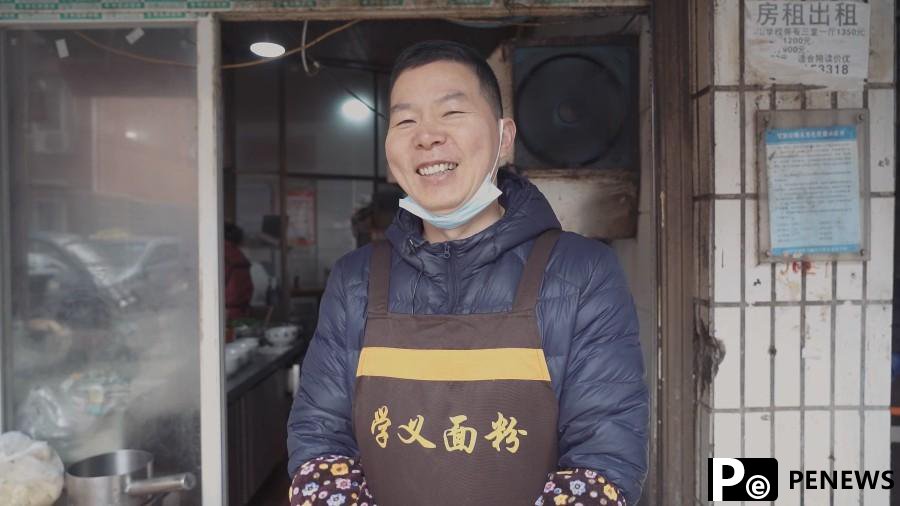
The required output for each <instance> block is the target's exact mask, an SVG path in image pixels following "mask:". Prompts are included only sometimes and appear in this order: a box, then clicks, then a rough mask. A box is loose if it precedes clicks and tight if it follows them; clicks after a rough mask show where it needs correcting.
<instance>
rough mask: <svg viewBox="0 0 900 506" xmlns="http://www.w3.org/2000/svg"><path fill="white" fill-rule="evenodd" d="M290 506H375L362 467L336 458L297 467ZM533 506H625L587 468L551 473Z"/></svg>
mask: <svg viewBox="0 0 900 506" xmlns="http://www.w3.org/2000/svg"><path fill="white" fill-rule="evenodd" d="M288 497H289V498H290V501H291V506H377V505H376V504H375V500H374V499H373V497H372V494H371V493H370V492H369V489H368V486H367V485H366V478H365V476H364V475H363V472H362V468H361V467H360V466H359V464H357V463H356V461H354V460H353V459H351V458H349V457H343V456H339V455H326V456H324V457H318V458H315V459H313V460H310V461H309V462H307V463H305V464H303V465H302V466H300V469H298V470H297V474H295V475H294V480H293V482H292V483H291V489H290V491H289V492H288ZM534 504H535V505H536V506H559V505H564V504H571V505H575V506H626V504H625V498H624V497H623V496H622V494H621V492H620V491H619V489H617V488H616V487H615V485H612V484H611V483H609V482H607V481H606V479H605V478H603V477H602V476H599V475H598V474H597V473H596V472H594V471H591V470H589V469H570V470H565V471H558V472H556V473H551V474H550V475H549V476H548V481H547V483H546V484H545V485H544V491H543V493H542V494H541V496H540V497H538V499H537V501H535V503H534Z"/></svg>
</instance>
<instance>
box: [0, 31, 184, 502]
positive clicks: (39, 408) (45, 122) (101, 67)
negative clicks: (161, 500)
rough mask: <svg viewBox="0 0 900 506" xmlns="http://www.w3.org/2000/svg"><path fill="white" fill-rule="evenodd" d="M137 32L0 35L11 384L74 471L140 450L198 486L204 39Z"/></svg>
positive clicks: (6, 380)
mask: <svg viewBox="0 0 900 506" xmlns="http://www.w3.org/2000/svg"><path fill="white" fill-rule="evenodd" d="M130 31H131V30H130V29H115V30H112V29H106V30H78V31H74V30H52V31H51V30H43V31H31V30H10V31H5V32H0V43H2V44H3V46H4V52H3V54H4V55H5V60H6V61H4V62H3V64H4V67H5V69H6V75H3V76H0V77H2V79H3V81H2V82H3V83H4V90H3V92H4V93H5V94H6V97H5V99H6V103H7V104H8V105H9V109H8V113H9V116H8V117H6V118H3V120H4V121H6V122H7V127H8V132H9V136H10V138H9V139H8V142H9V145H10V146H15V149H13V150H11V152H10V153H9V161H10V171H11V174H10V176H11V177H10V181H11V192H10V193H11V199H10V209H11V216H10V218H11V232H12V241H11V243H10V245H9V247H10V250H11V251H10V253H11V263H12V271H11V273H9V275H10V279H11V283H12V293H14V294H15V297H13V300H12V301H11V302H12V315H11V324H12V329H13V332H12V334H11V335H4V336H3V339H6V340H8V341H7V342H6V343H5V344H4V347H3V348H4V350H6V352H7V353H9V354H10V355H11V356H10V357H8V360H7V363H8V364H10V366H11V367H10V368H9V369H6V370H4V373H5V376H4V377H3V378H0V382H2V385H0V386H2V387H3V388H4V391H5V393H6V395H8V396H10V397H11V398H12V407H13V410H14V413H13V414H12V415H13V416H12V422H13V427H14V428H15V429H18V430H21V431H24V432H27V433H28V434H30V435H31V436H32V437H34V438H36V439H39V440H44V441H48V442H49V443H50V445H51V446H52V447H53V449H54V450H56V451H57V452H58V453H59V454H60V455H61V457H62V458H63V460H64V462H66V463H71V462H73V461H76V460H79V459H82V458H84V457H86V456H89V455H92V454H97V453H103V452H107V451H111V450H115V449H120V448H137V449H143V450H147V451H149V452H152V453H153V454H154V456H155V466H154V468H155V472H156V474H158V475H162V474H167V473H174V472H185V471H190V472H193V473H194V474H195V476H196V477H197V478H198V479H200V476H201V474H200V430H199V426H200V423H199V422H200V410H199V407H200V389H199V386H200V377H199V367H198V363H199V322H198V288H197V266H198V259H197V254H196V252H197V204H196V200H197V101H196V70H195V68H194V67H193V65H194V64H195V63H196V62H195V60H196V54H195V53H196V41H195V31H194V29H193V28H147V27H143V31H144V34H143V36H142V37H140V39H139V40H137V41H135V42H134V44H129V43H128V42H126V35H128V33H129V32H130ZM104 46H105V47H110V48H117V49H123V50H124V49H127V51H129V52H130V53H138V54H140V55H143V56H147V57H152V58H154V59H158V60H166V61H168V62H169V63H168V64H153V63H149V62H147V61H145V60H140V59H136V58H131V57H124V56H121V55H119V54H114V53H113V52H110V51H108V50H105V49H101V47H104ZM181 499H182V501H181V503H182V504H199V503H200V487H199V486H198V487H196V488H195V489H194V490H193V491H192V492H190V493H185V494H182V496H181Z"/></svg>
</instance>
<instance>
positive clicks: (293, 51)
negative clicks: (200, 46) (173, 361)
mask: <svg viewBox="0 0 900 506" xmlns="http://www.w3.org/2000/svg"><path fill="white" fill-rule="evenodd" d="M360 21H362V19H354V20H353V21H349V22H347V23H344V24H343V25H341V26H338V27H336V28H333V29H331V30H328V31H327V32H325V33H323V34H322V35H320V36H318V37H316V38H315V39H313V40H312V41H310V42H309V43H308V44H306V43H305V42H306V40H305V39H304V41H303V42H304V43H303V44H301V45H300V46H299V47H295V48H293V49H291V50H289V51H285V53H284V54H282V55H281V56H276V57H274V58H266V59H263V60H252V61H247V62H241V63H230V64H227V65H221V66H220V67H219V68H221V69H222V70H231V69H241V68H247V67H254V66H256V65H262V64H265V63H269V62H272V61H275V60H280V59H282V58H285V57H287V56H290V55H292V54H296V53H298V52H301V51H305V50H307V49H309V48H311V47H313V46H315V45H316V44H318V43H320V42H322V41H323V40H325V39H327V38H328V37H331V36H332V35H334V34H336V33H338V32H341V31H344V30H346V29H347V28H350V27H351V26H353V25H355V24H357V23H359V22H360ZM74 33H75V35H76V36H78V37H79V38H81V39H83V40H84V41H85V42H87V43H88V44H90V45H92V46H94V47H96V48H99V49H102V50H104V51H108V52H110V53H112V54H115V55H118V56H121V57H124V58H131V59H133V60H138V61H142V62H144V63H152V64H155V65H172V66H175V67H185V68H196V67H197V65H196V64H194V63H185V62H180V61H175V60H166V59H163V58H153V57H150V56H144V55H141V54H137V53H133V52H131V51H126V50H124V49H118V48H115V47H112V46H108V45H106V44H103V43H102V42H98V41H97V40H95V39H94V38H92V37H90V36H88V35H87V34H85V33H83V32H80V31H76V32H74ZM314 65H318V64H317V63H315V62H314Z"/></svg>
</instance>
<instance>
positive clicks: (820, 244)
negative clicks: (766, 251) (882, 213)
mask: <svg viewBox="0 0 900 506" xmlns="http://www.w3.org/2000/svg"><path fill="white" fill-rule="evenodd" d="M856 137H857V132H856V126H855V125H846V126H844V125H842V126H833V127H812V128H775V129H770V130H766V160H767V184H768V197H769V233H770V238H771V241H770V244H771V254H772V255H774V256H781V255H803V254H820V253H823V254H829V253H859V252H860V249H861V247H862V246H861V235H860V193H859V188H860V185H859V152H858V151H859V149H858V144H857V138H856Z"/></svg>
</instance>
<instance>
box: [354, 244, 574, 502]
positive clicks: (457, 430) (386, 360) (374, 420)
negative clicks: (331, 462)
mask: <svg viewBox="0 0 900 506" xmlns="http://www.w3.org/2000/svg"><path fill="white" fill-rule="evenodd" d="M558 235H559V231H558V230H552V231H549V232H545V233H544V234H543V235H541V236H540V237H539V238H538V240H537V241H536V242H535V244H534V247H533V248H532V252H531V254H530V256H529V258H528V262H527V263H526V264H525V268H524V270H523V272H522V277H521V278H520V281H519V287H518V290H517V293H516V298H515V302H514V303H513V309H512V311H510V312H502V313H486V314H484V313H479V314H453V315H415V314H396V313H389V312H388V306H387V304H388V280H389V279H390V261H391V248H390V246H389V245H388V244H386V243H384V242H379V243H376V244H375V245H374V250H373V253H372V263H371V268H370V271H369V302H368V304H369V305H368V315H367V320H366V333H365V337H364V340H363V349H362V352H361V354H360V359H359V367H358V369H357V372H356V389H355V396H354V401H353V422H354V433H355V436H356V441H357V443H358V444H359V449H360V463H361V465H362V467H363V469H364V472H365V474H366V478H367V481H368V484H369V488H370V490H371V492H372V494H373V495H374V497H375V500H376V501H377V502H378V505H379V506H418V505H429V506H432V505H433V506H439V505H453V506H459V505H475V504H478V505H481V504H502V505H510V506H518V505H522V506H524V505H527V504H533V503H534V501H535V499H537V497H538V496H539V495H540V493H541V492H542V491H543V484H544V483H545V482H546V479H547V474H548V473H550V472H553V471H555V470H556V464H557V414H558V413H557V400H556V396H555V395H554V393H553V389H552V388H551V385H550V373H549V371H548V369H547V361H546V359H545V357H544V351H543V349H542V347H541V336H540V332H539V330H538V324H537V319H536V318H535V310H534V308H535V304H536V302H537V297H538V293H539V291H540V286H541V280H542V279H543V275H544V268H545V267H546V265H547V259H548V258H549V256H550V251H551V249H553V246H554V244H556V239H557V237H558Z"/></svg>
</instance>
